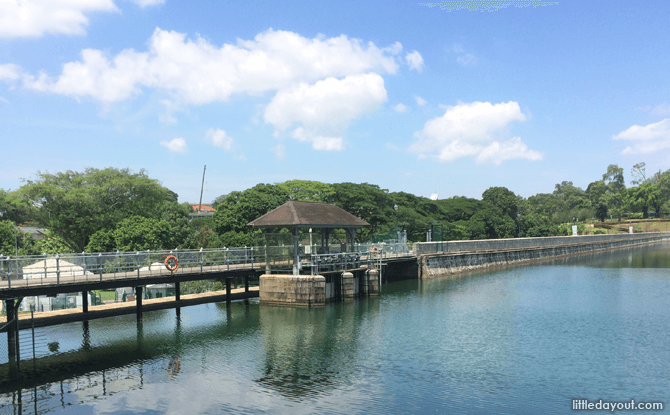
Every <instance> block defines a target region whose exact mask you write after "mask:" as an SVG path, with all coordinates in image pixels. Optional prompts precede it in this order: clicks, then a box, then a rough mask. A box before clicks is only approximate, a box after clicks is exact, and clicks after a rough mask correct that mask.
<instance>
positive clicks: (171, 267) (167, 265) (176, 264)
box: [165, 255, 179, 272]
mask: <svg viewBox="0 0 670 415" xmlns="http://www.w3.org/2000/svg"><path fill="white" fill-rule="evenodd" d="M172 260H174V264H172ZM165 268H167V269H168V270H170V271H172V272H174V271H176V270H177V268H179V261H177V257H176V256H174V255H168V256H166V257H165Z"/></svg>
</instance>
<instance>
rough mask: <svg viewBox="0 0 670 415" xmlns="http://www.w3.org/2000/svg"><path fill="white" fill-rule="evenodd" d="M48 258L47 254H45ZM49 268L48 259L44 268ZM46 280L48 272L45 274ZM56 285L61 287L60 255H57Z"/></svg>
mask: <svg viewBox="0 0 670 415" xmlns="http://www.w3.org/2000/svg"><path fill="white" fill-rule="evenodd" d="M44 255H45V256H46V254H44ZM46 266H47V260H46V258H45V259H44V268H45V269H46ZM44 278H46V271H45V274H44ZM56 285H60V255H58V254H56Z"/></svg>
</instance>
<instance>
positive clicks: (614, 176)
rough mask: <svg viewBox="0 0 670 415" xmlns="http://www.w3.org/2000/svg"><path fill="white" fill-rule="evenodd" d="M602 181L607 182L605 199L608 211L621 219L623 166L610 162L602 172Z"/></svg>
mask: <svg viewBox="0 0 670 415" xmlns="http://www.w3.org/2000/svg"><path fill="white" fill-rule="evenodd" d="M603 181H604V182H605V183H606V184H607V195H608V197H607V201H608V204H609V210H610V213H611V214H613V215H616V216H617V218H619V220H621V216H622V215H623V210H624V207H625V202H626V193H625V191H626V183H625V181H624V178H623V168H622V167H619V166H618V165H617V164H610V165H609V166H608V167H607V173H605V174H603Z"/></svg>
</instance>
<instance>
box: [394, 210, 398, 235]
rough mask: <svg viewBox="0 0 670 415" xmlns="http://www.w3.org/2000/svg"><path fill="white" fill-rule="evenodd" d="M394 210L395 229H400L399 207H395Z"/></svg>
mask: <svg viewBox="0 0 670 415" xmlns="http://www.w3.org/2000/svg"><path fill="white" fill-rule="evenodd" d="M393 210H395V228H396V229H398V205H397V204H396V205H393Z"/></svg>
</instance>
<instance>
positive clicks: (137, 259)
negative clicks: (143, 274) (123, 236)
mask: <svg viewBox="0 0 670 415" xmlns="http://www.w3.org/2000/svg"><path fill="white" fill-rule="evenodd" d="M135 265H137V279H138V280H139V279H140V251H137V252H136V253H135Z"/></svg>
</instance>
